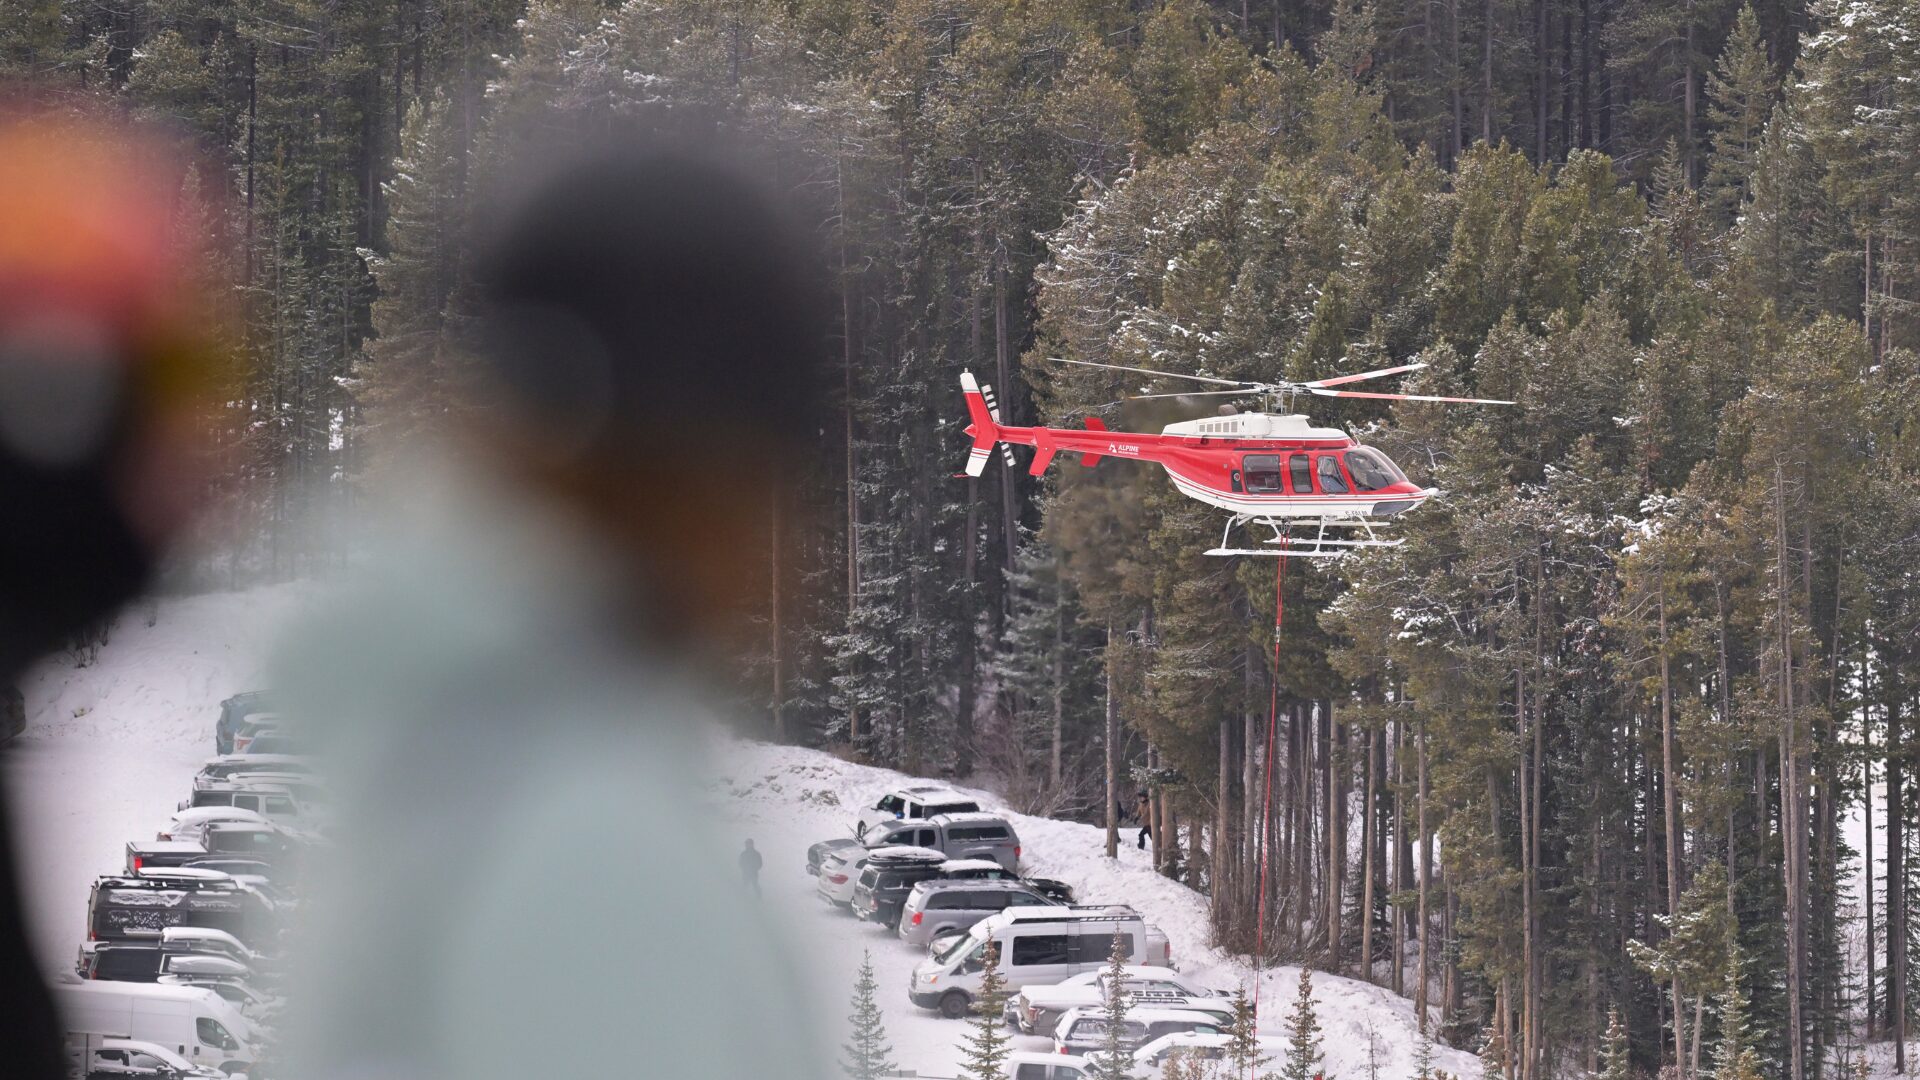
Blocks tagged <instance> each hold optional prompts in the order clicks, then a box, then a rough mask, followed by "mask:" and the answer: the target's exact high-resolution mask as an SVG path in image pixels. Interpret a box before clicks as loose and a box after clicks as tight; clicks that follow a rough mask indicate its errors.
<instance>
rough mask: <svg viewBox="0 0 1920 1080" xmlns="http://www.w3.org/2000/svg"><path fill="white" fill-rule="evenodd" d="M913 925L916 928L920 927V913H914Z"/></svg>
mask: <svg viewBox="0 0 1920 1080" xmlns="http://www.w3.org/2000/svg"><path fill="white" fill-rule="evenodd" d="M913 925H915V926H919V925H920V912H918V911H916V912H914V913H913Z"/></svg>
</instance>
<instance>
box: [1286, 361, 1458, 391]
mask: <svg viewBox="0 0 1920 1080" xmlns="http://www.w3.org/2000/svg"><path fill="white" fill-rule="evenodd" d="M1426 366H1427V365H1425V364H1420V363H1415V364H1402V365H1400V366H1399V367H1390V368H1381V369H1380V370H1378V371H1363V372H1361V373H1359V374H1358V375H1335V376H1334V377H1333V378H1331V379H1315V380H1314V381H1313V382H1309V383H1301V384H1300V385H1301V386H1303V387H1305V388H1306V389H1308V390H1312V389H1313V388H1315V387H1317V386H1319V387H1324V386H1341V385H1344V384H1346V383H1352V382H1359V381H1361V380H1362V379H1384V378H1386V377H1387V376H1389V375H1398V374H1400V373H1401V372H1405V371H1419V370H1420V369H1421V368H1423V367H1426Z"/></svg>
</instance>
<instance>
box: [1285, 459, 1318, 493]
mask: <svg viewBox="0 0 1920 1080" xmlns="http://www.w3.org/2000/svg"><path fill="white" fill-rule="evenodd" d="M1287 467H1288V469H1289V470H1290V471H1291V472H1292V473H1293V493H1294V494H1295V495H1311V494H1313V469H1312V467H1311V466H1309V465H1308V464H1307V455H1305V454H1295V455H1293V457H1291V458H1289V459H1287Z"/></svg>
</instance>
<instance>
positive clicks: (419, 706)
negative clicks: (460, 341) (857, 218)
mask: <svg viewBox="0 0 1920 1080" xmlns="http://www.w3.org/2000/svg"><path fill="white" fill-rule="evenodd" d="M508 205H509V209H508V210H507V211H506V212H505V213H504V214H503V215H502V220H503V224H502V226H501V227H500V229H499V234H498V235H497V236H495V237H494V238H493V239H492V241H491V242H490V243H489V244H488V245H486V246H485V247H484V248H483V249H482V252H483V254H482V256H481V259H480V265H479V268H478V273H477V277H478V279H479V282H480V287H481V289H482V290H483V294H484V297H485V304H486V312H485V317H484V320H483V325H482V335H483V337H484V341H483V342H482V352H483V353H484V358H485V362H486V364H487V365H488V367H489V369H490V370H489V374H490V379H491V383H492V389H491V396H490V397H488V398H487V399H486V402H487V403H486V405H485V407H484V408H482V409H480V410H478V411H477V413H476V415H474V416H473V417H472V418H471V419H470V420H468V421H465V422H462V423H459V424H457V425H456V426H457V427H458V428H459V429H460V430H458V431H456V432H455V433H454V437H453V438H452V439H451V440H450V441H449V445H448V446H446V447H445V448H444V450H443V452H442V453H440V454H438V455H434V454H429V453H427V452H425V451H418V452H416V453H415V454H414V455H412V457H413V460H412V461H411V462H410V465H403V466H402V467H401V468H399V469H398V470H397V471H396V477H395V479H397V480H398V481H399V483H400V485H401V486H400V487H399V488H398V492H399V494H398V496H397V497H396V502H395V508H394V510H393V511H392V513H391V520H390V521H388V522H387V523H386V527H385V529H384V535H383V536H382V537H381V538H380V539H377V540H375V541H373V542H372V543H371V548H372V554H371V555H370V556H369V558H368V559H367V560H366V562H365V564H364V565H363V566H361V567H360V568H358V569H357V570H356V571H355V573H354V575H353V583H352V585H351V586H350V588H349V589H348V590H347V591H346V593H345V594H344V595H343V596H342V597H341V599H340V601H339V602H338V604H337V610H335V611H333V612H332V613H331V614H329V615H326V616H324V617H322V618H321V619H320V620H319V621H318V623H317V625H315V626H314V627H312V628H310V629H309V631H308V632H307V633H305V634H304V635H301V636H299V637H296V638H295V639H294V641H293V642H291V643H290V647H289V649H288V652H287V659H286V664H285V670H284V672H283V673H282V678H281V681H282V684H283V685H285V686H288V687H289V688H290V689H291V691H292V692H293V695H294V701H295V702H296V708H297V709H298V710H300V711H301V712H302V713H303V714H304V715H305V716H306V717H307V722H308V723H309V724H310V730H309V735H310V737H311V738H312V739H313V740H315V742H316V745H318V746H319V747H320V749H321V752H322V753H323V754H325V755H326V756H327V757H328V762H327V768H328V769H329V770H330V774H329V775H330V780H331V782H332V783H333V785H334V787H335V798H336V800H337V803H338V805H340V806H342V807H344V808H346V809H345V812H344V813H343V815H342V816H341V818H340V819H339V820H338V822H337V827H336V829H335V830H334V832H333V835H332V840H333V844H332V846H331V848H332V850H331V861H330V865H329V868H328V870H327V872H326V873H325V874H324V875H322V877H321V879H320V880H321V881H322V882H323V884H322V885H320V886H318V887H317V888H316V889H315V890H314V891H313V892H312V893H311V894H310V895H309V896H308V897H307V898H306V899H305V901H304V903H303V907H304V909H305V910H306V911H307V912H309V913H310V915H311V918H310V920H309V921H308V924H307V926H306V927H305V929H304V931H303V932H302V934H301V935H300V938H299V940H298V941H296V944H295V948H296V949H297V950H298V953H297V958H303V959H301V960H300V962H299V963H298V965H297V969H296V970H297V971H298V976H297V979H298V982H297V984H296V987H295V990H294V996H293V998H292V999H291V1000H290V1011H291V1012H292V1017H291V1019H290V1020H289V1021H288V1026H289V1027H290V1028H291V1029H292V1030H291V1043H290V1046H289V1056H288V1062H287V1064H288V1068H287V1075H289V1076H297V1077H299V1078H301V1080H346V1078H356V1080H358V1078H365V1077H379V1078H383V1080H384V1078H412V1077H450V1078H457V1080H489V1078H495V1077H498V1078H502V1080H505V1078H509V1077H510V1078H513V1080H527V1078H531V1077H569V1078H571V1077H586V1076H594V1077H603V1076H621V1077H626V1076H631V1077H660V1078H662V1080H696V1078H704V1077H714V1078H740V1080H762V1078H776V1077H777V1078H783V1080H811V1078H813V1077H816V1076H823V1075H825V1068H824V1066H825V1063H826V1061H827V1060H828V1059H827V1058H826V1055H825V1053H824V1052H823V1045H822V1044H823V1043H824V1042H825V1040H822V1039H820V1038H819V1032H818V1030H817V1029H816V1027H815V1024H814V1022H813V1017H812V1016H811V1014H810V1011H809V1008H808V1006H807V1005H806V1004H805V1002H806V998H805V995H804V994H803V993H801V992H800V991H799V990H798V988H797V982H796V980H795V979H794V978H793V974H794V973H793V972H792V971H791V970H790V968H789V966H788V957H787V952H786V949H785V947H784V945H783V942H782V941H781V940H780V936H779V934H778V933H777V932H776V931H775V930H774V929H773V928H772V927H771V926H770V924H769V922H768V921H767V917H766V915H764V914H763V913H762V911H761V910H760V909H758V908H757V907H756V906H755V905H753V904H752V903H751V898H750V897H748V896H746V895H743V892H742V890H741V889H740V886H739V881H738V878H737V876H736V875H737V873H738V871H737V870H736V868H735V867H734V866H733V865H732V860H733V857H734V851H733V848H732V841H731V840H730V838H728V837H726V836H724V835H723V834H721V833H720V832H719V831H717V830H716V829H714V828H713V827H712V824H711V818H712V814H711V808H712V805H713V796H712V795H711V794H710V793H709V792H708V790H707V789H706V787H705V778H706V777H707V776H708V775H709V774H708V773H707V772H706V770H704V769H703V768H702V761H703V759H704V757H705V754H706V751H707V748H708V743H709V741H710V739H711V729H710V726H709V725H708V724H706V723H705V721H706V719H707V718H708V717H709V715H710V713H711V711H712V710H711V709H710V707H709V700H710V698H711V696H712V694H711V692H710V690H709V687H708V685H706V684H703V682H702V681H701V675H702V674H705V675H708V676H711V675H713V674H716V672H715V671H714V661H715V659H716V658H717V657H720V656H723V655H724V654H725V647H726V644H727V642H728V641H729V639H730V636H731V635H733V634H734V633H735V632H736V631H737V629H738V626H739V620H740V619H741V618H742V617H743V613H744V612H745V611H747V610H748V609H750V607H751V605H752V602H753V601H754V600H756V599H757V596H758V591H759V590H758V587H757V586H756V585H754V584H752V583H753V582H754V575H753V574H752V573H751V570H752V568H755V567H759V566H764V565H765V564H766V563H767V561H768V560H767V549H766V546H765V540H764V537H763V533H764V531H765V530H766V526H767V518H768V512H767V508H768V506H769V505H770V498H771V496H772V494H773V491H774V490H775V485H778V484H780V483H782V482H783V476H784V475H785V474H786V473H787V472H788V470H790V469H791V468H792V467H793V463H794V462H795V460H796V456H797V455H801V454H804V453H805V447H806V437H807V435H808V434H810V433H811V432H812V430H813V429H814V428H815V426H816V425H817V423H818V419H817V417H816V415H815V414H814V410H813V409H812V407H811V402H812V401H813V400H814V399H815V397H816V393H817V391H816V378H817V375H818V372H817V370H816V362H815V361H816V356H817V354H818V353H819V352H820V350H821V346H822V344H823V336H824V335H823V325H822V323H821V320H820V315H819V312H820V311H821V305H820V304H819V303H817V302H816V300H815V298H814V297H813V296H812V295H811V294H810V289H811V287H812V285H813V283H814V282H816V281H818V280H819V279H818V277H817V275H814V274H812V273H811V272H810V266H809V260H808V259H806V258H805V257H804V255H803V254H802V253H803V250H804V245H803V243H802V242H801V240H800V238H799V235H798V234H797V233H796V232H795V231H794V230H793V229H792V227H791V225H790V224H789V222H788V221H787V220H786V219H785V217H784V216H783V214H782V213H780V212H779V211H778V210H777V209H776V204H775V202H774V201H773V200H771V199H770V197H769V196H768V195H766V194H764V193H763V192H762V191H761V190H760V188H759V186H758V185H757V184H756V183H754V182H751V181H750V180H748V179H747V178H746V177H745V175H744V174H743V173H742V172H740V171H739V170H738V169H737V168H736V167H732V166H728V165H725V164H721V163H718V162H716V161H714V160H709V159H702V158H693V157H683V156H675V155H672V154H666V153H643V152H611V153H601V154H596V155H594V156H591V157H587V158H583V159H577V160H574V161H572V162H571V163H569V164H566V165H564V166H561V167H558V168H556V169H554V170H552V171H551V172H550V174H549V175H547V176H546V177H545V178H544V179H541V180H539V181H538V182H535V183H533V184H532V185H531V186H530V189H529V190H528V191H526V193H525V194H523V195H522V196H520V197H519V198H518V199H517V200H511V201H509V204H508ZM717 674H719V675H720V676H721V677H722V678H730V677H733V673H732V672H731V671H725V670H721V671H718V672H717Z"/></svg>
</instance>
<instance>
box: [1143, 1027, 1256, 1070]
mask: <svg viewBox="0 0 1920 1080" xmlns="http://www.w3.org/2000/svg"><path fill="white" fill-rule="evenodd" d="M1253 1038H1254V1041H1255V1042H1257V1043H1259V1044H1260V1048H1261V1049H1262V1050H1264V1051H1267V1052H1268V1053H1270V1054H1274V1055H1275V1056H1278V1054H1279V1052H1282V1051H1284V1050H1285V1049H1286V1046H1287V1040H1285V1039H1284V1038H1281V1037H1279V1036H1277V1035H1261V1034H1258V1033H1256V1034H1255V1035H1254V1037H1253ZM1232 1041H1233V1036H1232V1035H1228V1034H1225V1033H1224V1032H1210V1031H1176V1032H1174V1033H1172V1034H1170V1035H1162V1036H1160V1037H1159V1038H1157V1039H1155V1040H1153V1041H1152V1042H1149V1043H1143V1044H1141V1046H1140V1048H1139V1049H1138V1050H1135V1051H1134V1052H1133V1060H1134V1061H1135V1062H1137V1063H1140V1064H1152V1063H1153V1062H1154V1059H1155V1058H1158V1057H1160V1056H1161V1055H1162V1054H1165V1053H1166V1052H1167V1051H1169V1050H1172V1049H1174V1048H1175V1047H1180V1048H1186V1047H1195V1046H1203V1047H1215V1046H1226V1045H1227V1044H1228V1043H1231V1042H1232Z"/></svg>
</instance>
